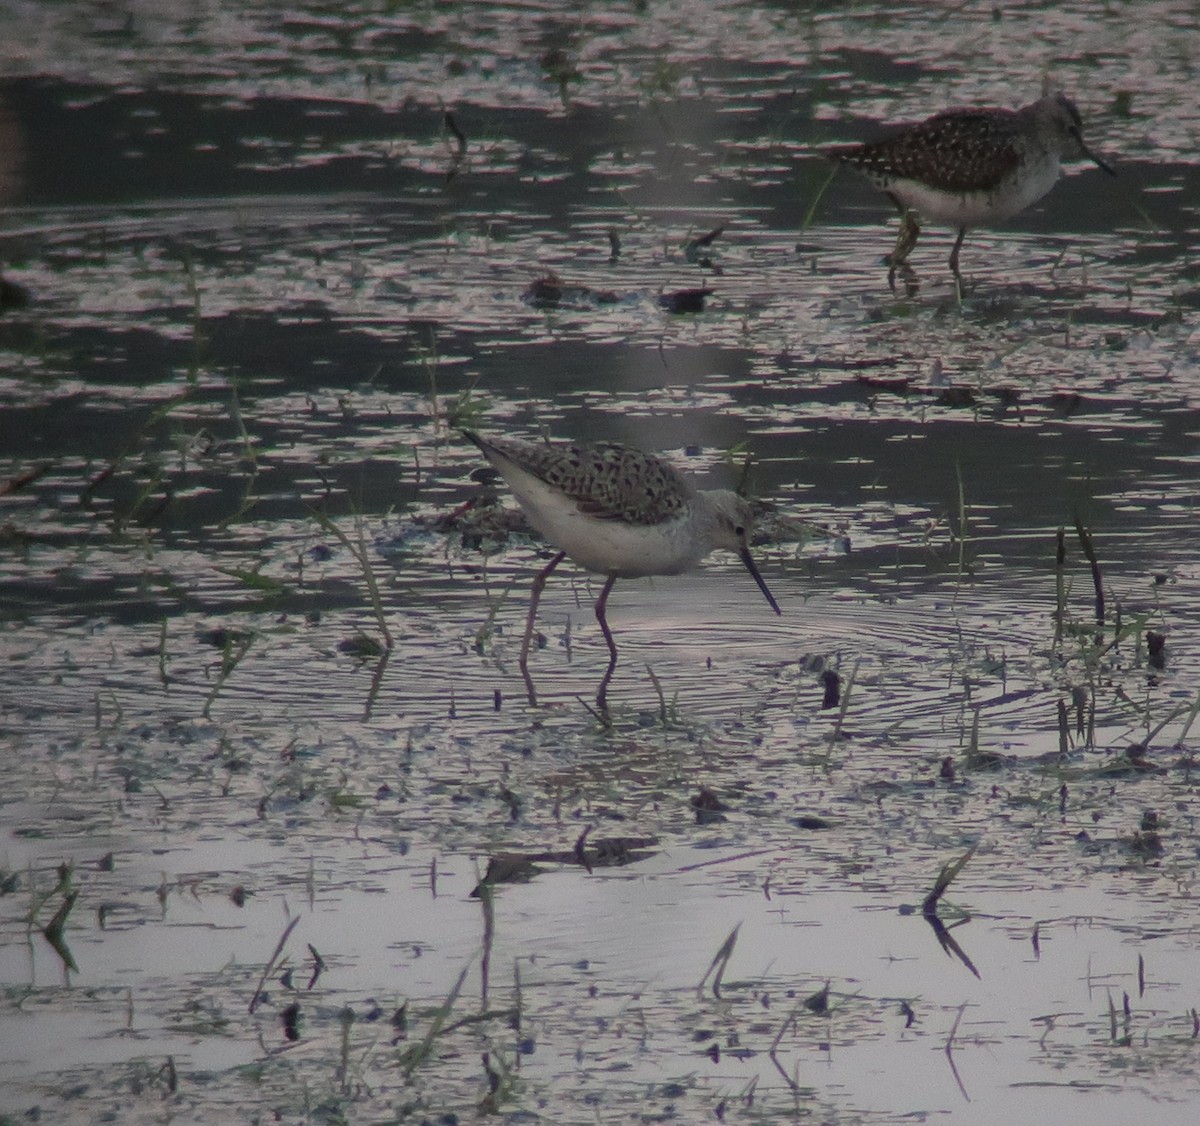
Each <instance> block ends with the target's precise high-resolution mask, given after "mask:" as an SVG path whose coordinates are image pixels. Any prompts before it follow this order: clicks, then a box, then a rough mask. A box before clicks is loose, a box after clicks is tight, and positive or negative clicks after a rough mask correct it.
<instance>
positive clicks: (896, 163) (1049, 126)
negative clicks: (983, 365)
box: [828, 93, 1116, 285]
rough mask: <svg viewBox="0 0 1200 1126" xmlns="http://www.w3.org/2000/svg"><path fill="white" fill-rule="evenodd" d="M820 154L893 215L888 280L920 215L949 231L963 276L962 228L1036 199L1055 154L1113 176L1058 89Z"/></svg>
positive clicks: (1051, 173) (1047, 184)
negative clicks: (891, 207)
mask: <svg viewBox="0 0 1200 1126" xmlns="http://www.w3.org/2000/svg"><path fill="white" fill-rule="evenodd" d="M828 155H829V156H830V157H831V158H832V159H834V160H836V161H838V162H840V163H842V164H848V165H850V166H851V167H852V168H856V169H857V170H858V171H859V172H862V173H863V174H864V175H865V176H866V177H867V178H868V179H869V180H870V181H871V182H872V183H873V184H874V185H875V186H876V187H877V188H880V189H882V190H883V191H884V192H885V193H886V194H887V196H888V197H889V198H890V199H891V201H892V202H893V203H894V204H895V205H896V209H897V210H898V211H899V212H900V235H899V237H898V238H897V239H896V248H895V249H894V250H893V251H892V253H891V254H889V255H888V256H887V258H885V259H884V261H885V262H887V264H888V267H889V269H888V284H889V285H892V284H894V282H895V276H896V270H897V269H898V268H899V267H902V266H904V264H905V260H906V259H907V258H908V255H909V253H910V252H911V251H912V249H913V247H914V246H916V245H917V238H918V237H919V235H920V233H921V221H922V220H923V219H924V220H928V221H930V222H934V223H944V224H948V225H949V226H951V227H955V228H957V230H958V237H957V238H956V239H955V240H954V249H953V250H952V251H951V252H950V270H951V272H952V273H953V274H954V279H955V281H956V282H959V283H961V281H962V275H961V274H960V273H959V272H958V252H959V249H960V248H961V247H962V242H963V237H964V236H965V235H966V233H967V230H968V229H969V228H971V227H986V226H990V225H991V224H992V223H996V222H999V221H1000V220H1002V219H1009V218H1011V217H1012V216H1013V215H1016V214H1017V213H1018V212H1021V211H1024V210H1025V208H1027V207H1029V206H1030V205H1031V204H1033V203H1036V202H1037V201H1038V200H1039V199H1041V198H1042V196H1044V195H1045V194H1046V193H1047V192H1048V191H1049V190H1050V189H1051V188H1052V187H1054V183H1055V181H1056V180H1057V179H1058V177H1059V172H1060V166H1061V164H1062V161H1063V160H1081V159H1087V160H1090V161H1092V162H1093V163H1094V164H1096V165H1097V166H1098V167H1100V168H1102V169H1103V170H1104V171H1105V172H1107V173H1108V174H1109V175H1110V176H1115V175H1116V173H1115V172H1114V171H1113V170H1112V168H1110V167H1109V166H1108V165H1107V164H1105V163H1104V161H1103V160H1101V159H1100V158H1099V157H1098V156H1096V155H1095V154H1094V153H1093V152H1091V151H1090V150H1089V149H1088V147H1087V145H1085V144H1084V141H1083V121H1082V119H1081V118H1080V116H1079V111H1078V110H1077V109H1076V108H1075V106H1074V104H1073V103H1072V102H1071V101H1070V99H1069V98H1067V97H1065V96H1064V95H1063V94H1061V93H1054V94H1047V95H1046V96H1045V97H1044V98H1041V99H1040V100H1038V101H1036V102H1033V103H1032V104H1030V105H1027V106H1022V107H1021V108H1020V109H1018V110H1010V109H952V110H947V111H945V112H944V113H939V114H935V115H934V116H933V117H931V118H929V119H928V120H927V121H922V122H921V123H920V124H919V125H912V126H910V127H908V128H907V129H902V130H900V131H899V132H897V133H895V134H893V135H892V136H890V137H885V138H884V139H883V140H881V141H874V142H871V143H870V144H865V145H852V146H847V147H843V148H837V149H831V150H829V152H828Z"/></svg>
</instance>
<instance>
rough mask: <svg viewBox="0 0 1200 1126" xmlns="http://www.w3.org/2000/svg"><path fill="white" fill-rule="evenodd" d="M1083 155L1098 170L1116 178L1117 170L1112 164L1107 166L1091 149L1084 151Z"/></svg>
mask: <svg viewBox="0 0 1200 1126" xmlns="http://www.w3.org/2000/svg"><path fill="white" fill-rule="evenodd" d="M1083 155H1084V156H1086V157H1087V158H1088V160H1090V161H1091V162H1092V163H1093V164H1094V165H1095V166H1096V167H1097V168H1099V169H1101V170H1102V171H1104V172H1107V173H1108V174H1109V175H1110V176H1115V175H1116V174H1117V170H1116V169H1115V168H1114V167H1113V166H1112V165H1111V164H1105V162H1104V161H1103V160H1101V159H1100V158H1099V157H1098V156H1097V155H1096V154H1095V153H1094V152H1092V150H1091V149H1089V148H1084V149H1083Z"/></svg>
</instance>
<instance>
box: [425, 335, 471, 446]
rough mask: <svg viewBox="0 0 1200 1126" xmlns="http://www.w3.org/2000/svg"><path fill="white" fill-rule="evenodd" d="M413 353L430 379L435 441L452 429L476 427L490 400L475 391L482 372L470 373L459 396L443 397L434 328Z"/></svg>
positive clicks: (431, 415) (431, 412) (430, 400)
mask: <svg viewBox="0 0 1200 1126" xmlns="http://www.w3.org/2000/svg"><path fill="white" fill-rule="evenodd" d="M414 352H415V353H416V357H417V363H418V364H420V365H421V367H423V368H424V369H425V374H426V377H427V379H428V380H429V418H430V421H431V422H432V424H433V437H434V441H441V439H442V438H443V437H445V436H446V434H447V433H448V432H449V431H452V430H461V429H464V428H465V429H468V430H470V429H472V428H473V427H477V426H478V425H479V424H480V422H481V421H482V419H483V417H484V415H485V414H486V413H487V410H488V401H487V399H486V398H485V397H484V396H482V395H476V393H475V388H476V387H477V386H478V384H479V378H480V373H479V372H476V373H474V374H473V375H471V376H470V377H469V379H468V381H467V385H466V386H465V387H464V388H463V389H462V390H461V391H459V392H458V393H457V394H456V395H454V396H451V397H444V396H443V395H442V394H441V392H440V390H439V386H438V367H439V366H440V364H441V360H440V359H439V357H438V350H437V336H436V335H435V334H434V332H433V330H432V329H430V330H429V331H428V334H427V336H426V339H425V340H424V341H423V342H418V343H417V344H416V345H415V346H414Z"/></svg>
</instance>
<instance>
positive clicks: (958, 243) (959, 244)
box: [950, 227, 967, 288]
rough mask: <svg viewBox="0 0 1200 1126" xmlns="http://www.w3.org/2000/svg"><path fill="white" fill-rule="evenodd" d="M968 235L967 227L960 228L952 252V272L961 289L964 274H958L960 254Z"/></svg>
mask: <svg viewBox="0 0 1200 1126" xmlns="http://www.w3.org/2000/svg"><path fill="white" fill-rule="evenodd" d="M966 234H967V228H966V227H959V228H958V238H956V239H955V240H954V249H953V250H952V251H950V272H951V273H952V274H953V275H954V280H955V281H956V282H958V283H959V288H961V287H962V274H960V273H959V272H958V252H959V251H960V250H961V249H962V244H963V239H964V238H965V237H966Z"/></svg>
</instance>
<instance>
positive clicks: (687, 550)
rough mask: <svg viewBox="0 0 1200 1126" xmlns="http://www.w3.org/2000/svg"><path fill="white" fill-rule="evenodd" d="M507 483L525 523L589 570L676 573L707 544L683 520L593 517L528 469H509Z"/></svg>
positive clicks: (625, 574)
mask: <svg viewBox="0 0 1200 1126" xmlns="http://www.w3.org/2000/svg"><path fill="white" fill-rule="evenodd" d="M508 482H509V486H510V487H511V488H512V490H513V492H514V493H515V494H516V496H517V499H518V500H520V501H521V505H522V507H523V508H524V509H525V513H526V515H527V516H528V517H529V522H530V523H531V524H532V525H533V526H534V527H535V528H536V529H537V530H538V531H539V532H541V533H542V535H543V536H545V537H546V539H547V540H549V542H550V543H551V544H552V545H553V546H554V547H557V548H560V549H561V550H562V551H565V552H566V553H567V555H569V556H570V557H571V558H572V559H573V560H574V561H575V562H576V563H578V564H579V565H580V566H581V567H583V568H585V569H587V570H589V571H596V572H598V573H600V574H602V575H612V574H615V575H618V576H619V577H621V578H623V579H636V578H642V577H643V576H645V575H678V574H681V573H682V572H684V571H688V570H690V569H691V568H692V567H694V566H695V565H696V564H697V563H699V562H700V560H701V559H703V558H704V556H705V555H706V554H707V545H706V544H704V543H702V542H701V541H700V539H699V538H698V537H697V536H696V535H694V534H692V531H693V530H692V529H691V528H690V527H689V524H688V522H687V520H685V519H682V518H681V519H676V520H669V521H667V522H666V523H663V524H628V523H626V522H625V521H623V520H597V519H596V518H595V517H593V516H587V515H584V514H583V513H582V512H580V511H579V509H578V507H577V506H576V504H575V502H574V501H573V500H571V499H570V498H569V497H567V496H566V495H564V494H563V493H561V492H559V491H558V490H557V489H554V488H551V487H550V486H548V485H546V484H545V483H544V482H543V481H539V480H538V479H537V478H535V477H532V476H530V475H528V474H524V473H521V472H513V471H512V470H510V471H509V477H508Z"/></svg>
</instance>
